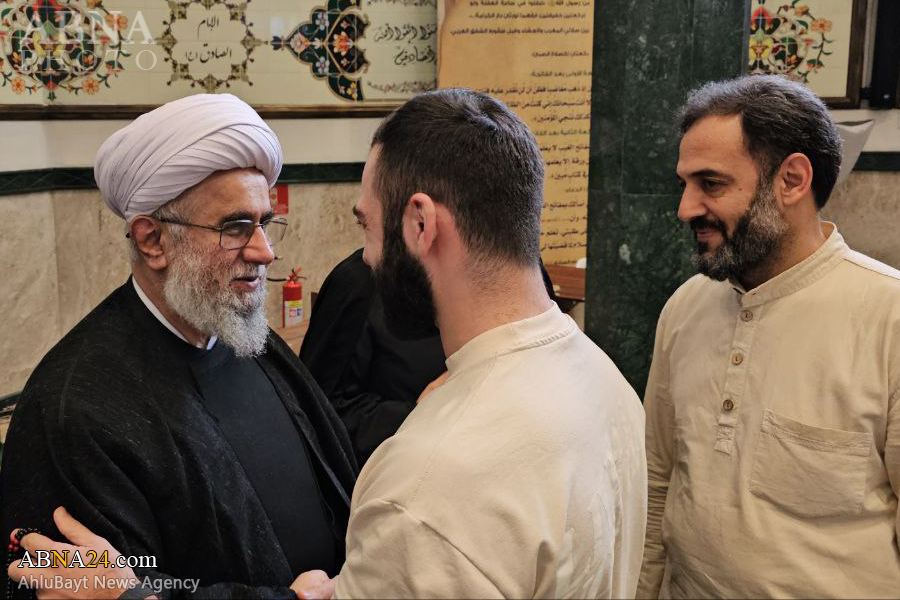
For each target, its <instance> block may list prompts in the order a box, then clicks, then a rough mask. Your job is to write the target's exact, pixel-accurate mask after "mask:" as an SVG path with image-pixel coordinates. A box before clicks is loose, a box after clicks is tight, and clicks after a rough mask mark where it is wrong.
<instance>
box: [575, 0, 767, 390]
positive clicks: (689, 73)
mask: <svg viewBox="0 0 900 600" xmlns="http://www.w3.org/2000/svg"><path fill="white" fill-rule="evenodd" d="M595 6H596V8H595V17H594V57H593V89H592V98H591V109H592V113H591V114H592V119H591V150H590V161H591V162H590V171H589V203H588V271H587V274H586V277H587V290H586V294H587V302H586V307H585V308H586V311H585V312H586V314H585V319H586V323H585V324H586V330H587V333H588V335H589V336H590V337H591V338H592V339H593V340H594V341H595V342H596V343H597V344H599V345H600V347H601V348H603V350H604V351H606V353H607V354H609V356H610V357H611V358H612V359H613V360H614V361H615V362H616V365H618V367H619V369H621V370H622V372H623V373H625V376H626V377H627V378H628V380H629V381H630V382H631V384H632V385H633V386H634V388H635V390H637V392H638V394H639V395H641V396H642V395H643V393H644V387H645V385H646V381H647V371H648V369H649V367H650V358H651V353H652V349H653V336H654V333H655V329H656V320H657V318H658V316H659V312H660V310H662V307H663V305H664V304H665V302H666V300H667V299H668V297H669V296H670V295H671V294H672V292H673V291H674V290H675V289H676V288H677V287H678V286H679V285H680V284H681V283H682V282H683V281H684V280H685V279H687V278H688V277H690V276H691V275H692V274H693V273H694V270H693V267H692V266H691V263H690V253H691V249H692V247H693V242H692V238H691V236H690V235H689V233H688V229H687V228H686V226H685V225H683V224H682V223H681V222H680V221H678V220H677V218H676V216H675V211H676V208H677V206H678V199H679V196H680V188H679V186H678V183H677V180H676V178H675V164H676V162H677V157H678V138H679V136H678V132H677V130H676V127H675V121H674V114H675V111H676V110H677V109H678V107H679V106H680V105H681V104H682V102H683V101H684V99H685V96H686V93H687V91H688V90H689V89H691V88H692V87H694V86H696V85H697V84H699V83H702V82H705V81H709V80H713V79H726V78H730V77H734V76H737V75H739V74H740V73H742V72H743V70H744V65H745V64H746V51H747V44H748V40H747V34H746V29H747V28H746V27H745V24H746V23H748V21H749V10H750V0H596V5H595Z"/></svg>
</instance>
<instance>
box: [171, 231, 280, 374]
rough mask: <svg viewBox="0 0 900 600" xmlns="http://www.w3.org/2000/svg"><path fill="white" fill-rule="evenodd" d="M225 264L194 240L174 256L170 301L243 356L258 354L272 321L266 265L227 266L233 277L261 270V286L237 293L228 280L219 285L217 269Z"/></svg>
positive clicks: (190, 320) (184, 316)
mask: <svg viewBox="0 0 900 600" xmlns="http://www.w3.org/2000/svg"><path fill="white" fill-rule="evenodd" d="M216 267H218V268H216ZM222 270H223V267H222V266H221V265H210V264H208V261H204V256H203V254H202V252H201V251H198V250H197V249H195V248H192V247H191V246H190V245H189V243H187V242H185V243H183V244H181V251H180V252H179V253H177V254H176V255H175V256H173V260H172V261H171V264H170V265H169V269H168V276H167V277H166V282H165V284H164V286H163V294H164V295H165V298H166V303H167V304H168V305H169V307H170V308H171V309H172V310H174V311H175V312H176V313H178V315H179V316H180V317H181V318H182V319H184V320H185V321H187V322H188V323H189V324H190V325H191V326H192V327H194V328H195V329H196V330H197V331H199V332H201V333H203V334H204V335H208V336H213V335H214V336H216V337H217V338H218V339H219V340H220V341H221V342H222V343H224V344H225V345H226V346H228V347H229V348H231V349H232V350H233V351H234V353H235V355H237V356H238V357H241V358H245V357H253V356H259V355H260V354H262V353H263V351H264V350H265V347H266V337H267V336H268V334H269V325H268V323H267V321H266V314H265V299H266V286H265V275H266V269H265V267H264V266H257V267H254V266H253V265H249V264H243V265H235V266H234V267H233V268H230V269H228V271H229V272H228V279H227V280H226V281H230V280H231V278H233V277H242V276H248V275H259V277H260V278H261V279H262V281H261V282H260V285H259V287H257V288H256V289H255V290H253V291H252V292H249V293H247V294H240V295H239V294H237V293H236V292H235V291H234V290H232V289H231V288H230V287H229V286H228V285H227V284H226V287H225V288H224V289H222V288H221V287H220V286H219V282H218V280H217V279H216V277H215V275H216V271H222Z"/></svg>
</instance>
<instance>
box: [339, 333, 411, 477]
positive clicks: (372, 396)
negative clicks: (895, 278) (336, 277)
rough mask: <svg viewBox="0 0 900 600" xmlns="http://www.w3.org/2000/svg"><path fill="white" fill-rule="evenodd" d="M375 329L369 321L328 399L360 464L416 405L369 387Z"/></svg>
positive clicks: (389, 435) (392, 432) (391, 433)
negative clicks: (373, 329)
mask: <svg viewBox="0 0 900 600" xmlns="http://www.w3.org/2000/svg"><path fill="white" fill-rule="evenodd" d="M373 342H374V340H373V331H372V326H371V323H370V322H368V321H367V322H366V325H365V326H364V327H363V331H362V334H361V335H360V337H359V340H358V341H357V343H356V347H355V349H354V352H353V355H352V357H351V360H350V363H349V365H348V366H347V369H346V371H345V372H344V376H343V377H342V378H341V380H340V381H339V382H338V383H337V385H336V386H335V389H334V391H333V392H332V394H331V396H330V397H329V400H330V401H331V404H332V406H334V409H335V411H337V413H338V415H340V417H341V420H342V421H343V422H344V426H345V427H346V428H347V432H348V433H349V434H350V440H351V442H352V443H353V452H354V453H355V454H356V460H357V462H358V463H359V465H360V466H362V465H363V464H365V462H366V460H368V458H369V456H371V454H372V452H374V451H375V448H377V447H378V446H379V445H380V444H381V442H383V441H384V440H386V439H387V438H389V437H391V436H392V435H394V433H396V432H397V429H398V428H399V427H400V425H401V424H402V423H403V421H404V419H406V417H407V416H408V415H409V413H410V412H411V411H412V409H413V405H411V404H410V403H409V402H407V401H405V400H401V399H390V398H384V397H382V396H381V394H379V393H377V392H374V391H372V390H371V389H368V388H369V387H370V386H369V385H367V383H368V382H369V381H370V376H369V369H370V366H371V363H372V354H373V351H374V350H373V348H374V343H373Z"/></svg>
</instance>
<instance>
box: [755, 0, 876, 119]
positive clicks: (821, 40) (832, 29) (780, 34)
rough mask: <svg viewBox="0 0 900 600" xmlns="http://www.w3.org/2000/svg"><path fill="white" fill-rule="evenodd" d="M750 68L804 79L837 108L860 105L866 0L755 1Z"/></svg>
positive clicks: (804, 81)
mask: <svg viewBox="0 0 900 600" xmlns="http://www.w3.org/2000/svg"><path fill="white" fill-rule="evenodd" d="M750 14H751V16H750V24H749V27H750V49H749V50H750V52H749V65H748V72H749V73H779V74H783V75H786V76H788V77H790V78H791V79H795V80H797V81H801V82H803V83H804V84H806V85H807V86H809V88H810V89H812V90H813V91H814V92H816V94H818V95H819V97H820V98H822V100H824V101H825V102H826V103H827V104H828V105H829V106H831V107H832V108H857V107H858V106H859V95H860V86H861V82H862V62H863V60H862V59H863V38H864V37H865V20H866V0H753V4H752V7H751V12H750Z"/></svg>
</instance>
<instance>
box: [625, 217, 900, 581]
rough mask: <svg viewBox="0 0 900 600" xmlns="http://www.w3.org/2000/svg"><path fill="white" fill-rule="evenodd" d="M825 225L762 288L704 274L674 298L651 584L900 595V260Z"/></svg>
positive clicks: (664, 331)
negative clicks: (875, 255) (854, 243)
mask: <svg viewBox="0 0 900 600" xmlns="http://www.w3.org/2000/svg"><path fill="white" fill-rule="evenodd" d="M824 230H825V232H826V235H827V239H826V241H825V243H824V245H823V246H822V247H821V248H819V250H818V251H816V252H815V253H814V254H813V255H812V256H810V257H808V258H807V259H806V260H804V261H803V262H801V263H800V264H798V265H796V266H794V267H792V268H791V269H789V270H787V271H785V272H784V273H781V274H780V275H778V276H776V277H774V278H773V279H771V280H769V281H767V282H765V283H764V284H762V285H760V286H759V287H757V288H755V289H753V290H751V291H749V292H745V291H744V290H742V289H741V288H740V286H736V285H734V284H732V283H729V282H716V281H713V280H712V279H709V278H707V277H704V276H700V275H698V276H696V277H694V278H692V279H690V280H689V281H688V282H687V283H685V284H684V285H683V286H682V287H681V288H680V289H679V290H678V291H677V292H676V293H675V294H674V295H673V296H672V298H671V299H670V300H669V302H668V303H667V304H666V306H665V308H664V309H663V312H662V315H661V317H660V319H659V325H658V328H657V334H656V344H655V347H654V352H653V366H652V368H651V372H650V378H649V381H648V385H647V395H646V399H645V404H644V406H645V410H646V411H647V461H648V478H649V506H648V523H647V541H646V546H645V552H644V564H643V568H642V572H641V581H640V585H639V588H638V597H653V598H655V597H657V594H660V596H661V597H672V598H712V597H719V598H729V597H731V598H736V597H741V598H747V597H774V598H778V597H794V598H824V597H843V598H876V597H894V598H897V597H900V554H898V548H897V522H898V514H897V495H898V491H900V406H898V402H900V272H898V271H896V270H895V269H892V268H890V267H888V266H886V265H884V264H881V263H879V262H877V261H875V260H873V259H871V258H868V257H866V256H864V255H862V254H859V253H857V252H854V251H852V250H850V248H848V247H847V245H846V244H845V243H844V240H843V238H842V237H841V236H840V234H839V233H838V232H837V230H836V229H835V228H834V225H832V224H830V223H826V224H824Z"/></svg>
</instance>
